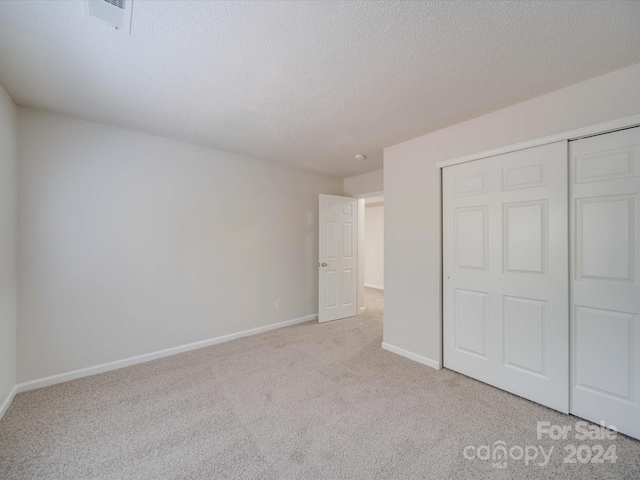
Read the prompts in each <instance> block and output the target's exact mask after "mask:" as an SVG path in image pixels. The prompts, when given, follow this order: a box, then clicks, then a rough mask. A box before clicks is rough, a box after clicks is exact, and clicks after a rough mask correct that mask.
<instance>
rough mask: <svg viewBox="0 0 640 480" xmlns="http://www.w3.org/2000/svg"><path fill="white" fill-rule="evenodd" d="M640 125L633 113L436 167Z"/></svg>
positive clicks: (447, 161) (438, 164)
mask: <svg viewBox="0 0 640 480" xmlns="http://www.w3.org/2000/svg"><path fill="white" fill-rule="evenodd" d="M639 125H640V114H638V115H631V116H629V117H624V118H619V119H617V120H610V121H608V122H603V123H598V124H596V125H590V126H588V127H582V128H576V129H574V130H569V131H567V132H562V133H556V134H553V135H548V136H546V137H540V138H534V139H533V140H527V141H526V142H520V143H514V144H512V145H507V146H505V147H499V148H494V149H492V150H485V151H484V152H478V153H472V154H470V155H463V156H461V157H455V158H452V159H451V160H444V161H442V162H438V163H436V167H438V168H444V167H450V166H451V165H458V164H459V163H466V162H472V161H473V160H479V159H481V158H487V157H493V156H495V155H501V154H503V153H509V152H516V151H518V150H524V149H525V148H532V147H539V146H540V145H546V144H548V143H554V142H560V141H563V140H577V139H579V138H584V137H591V136H593V135H600V134H603V133H609V132H613V131H616V130H621V129H623V128H631V127H637V126H639Z"/></svg>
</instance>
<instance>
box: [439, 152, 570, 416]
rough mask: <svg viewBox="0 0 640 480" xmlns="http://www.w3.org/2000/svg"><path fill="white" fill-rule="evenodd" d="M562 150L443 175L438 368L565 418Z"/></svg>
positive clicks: (459, 168)
mask: <svg viewBox="0 0 640 480" xmlns="http://www.w3.org/2000/svg"><path fill="white" fill-rule="evenodd" d="M567 188H568V187H567V144H566V142H559V143H556V144H551V145H545V146H542V147H536V148H532V149H528V150H522V151H519V152H513V153H510V154H505V155H499V156H495V157H491V158H486V159H482V160H477V161H474V162H469V163H465V164H460V165H455V166H452V167H447V168H445V169H444V170H443V255H444V256H443V274H444V278H443V313H444V317H443V318H444V365H445V367H447V368H450V369H453V370H456V371H458V372H460V373H464V374H465V375H469V376H471V377H474V378H476V379H478V380H481V381H483V382H486V383H490V384H492V385H495V386H497V387H499V388H502V389H504V390H508V391H510V392H512V393H515V394H518V395H521V396H523V397H526V398H529V399H531V400H534V401H537V402H539V403H542V404H544V405H547V406H549V407H552V408H555V409H557V410H560V411H564V412H566V411H568V406H569V400H568V382H569V380H568V376H569V374H568V369H569V366H568V358H569V347H568V344H569V332H568V281H567V279H568V252H567V245H568V225H567V223H568V206H567Z"/></svg>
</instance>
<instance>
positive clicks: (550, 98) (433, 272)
mask: <svg viewBox="0 0 640 480" xmlns="http://www.w3.org/2000/svg"><path fill="white" fill-rule="evenodd" d="M639 85H640V64H638V65H634V66H631V67H628V68H624V69H622V70H617V71H615V72H612V73H610V74H607V75H603V76H600V77H597V78H594V79H591V80H588V81H586V82H582V83H579V84H576V85H573V86H571V87H568V88H565V89H562V90H558V91H556V92H553V93H550V94H547V95H544V96H541V97H537V98H534V99H532V100H529V101H527V102H523V103H519V104H517V105H513V106H511V107H508V108H505V109H502V110H498V111H496V112H493V113H490V114H487V115H484V116H481V117H478V118H475V119H472V120H469V121H466V122H464V123H460V124H457V125H454V126H451V127H448V128H445V129H443V130H439V131H436V132H433V133H430V134H427V135H424V136H422V137H418V138H415V139H413V140H410V141H408V142H404V143H401V144H398V145H395V146H393V147H389V148H387V149H385V153H384V198H385V216H386V218H385V262H386V264H385V275H386V282H385V283H386V285H385V305H384V308H385V317H384V341H385V342H387V343H389V344H391V345H393V346H395V347H399V348H401V349H405V350H407V351H409V352H411V353H413V354H416V355H419V356H422V357H426V358H427V359H430V360H433V361H436V362H440V359H441V355H442V352H441V335H442V333H441V313H440V311H441V310H440V309H441V286H440V284H441V256H440V250H441V249H440V238H441V231H440V172H439V170H438V169H437V168H436V163H437V162H440V161H443V160H448V159H451V158H454V157H458V156H461V155H467V154H472V153H475V152H480V151H483V150H488V149H491V148H497V147H501V146H506V145H509V144H513V143H517V142H522V141H525V140H530V139H534V138H538V137H543V136H546V135H551V134H554V133H560V132H563V131H568V130H572V129H575V128H580V127H585V126H589V125H593V124H597V123H601V122H606V121H608V120H614V119H617V118H622V117H626V116H629V115H635V114H640V90H639V87H638V86H639Z"/></svg>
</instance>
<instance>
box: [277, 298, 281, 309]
mask: <svg viewBox="0 0 640 480" xmlns="http://www.w3.org/2000/svg"><path fill="white" fill-rule="evenodd" d="M281 306H282V301H281V300H280V299H279V298H277V299H276V308H280V307H281Z"/></svg>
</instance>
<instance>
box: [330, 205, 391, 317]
mask: <svg viewBox="0 0 640 480" xmlns="http://www.w3.org/2000/svg"><path fill="white" fill-rule="evenodd" d="M319 212H320V213H319V258H318V276H319V278H318V320H319V321H320V322H321V323H322V322H328V321H332V320H340V319H343V318H349V317H354V316H356V315H359V314H362V313H365V311H366V310H367V308H376V309H377V310H379V312H378V313H379V314H380V317H382V305H383V302H382V300H383V291H384V196H383V194H382V192H375V193H373V194H365V195H361V196H358V197H355V198H354V197H342V196H337V195H326V194H321V195H320V196H319ZM365 285H366V286H365ZM374 306H375V307H374Z"/></svg>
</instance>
